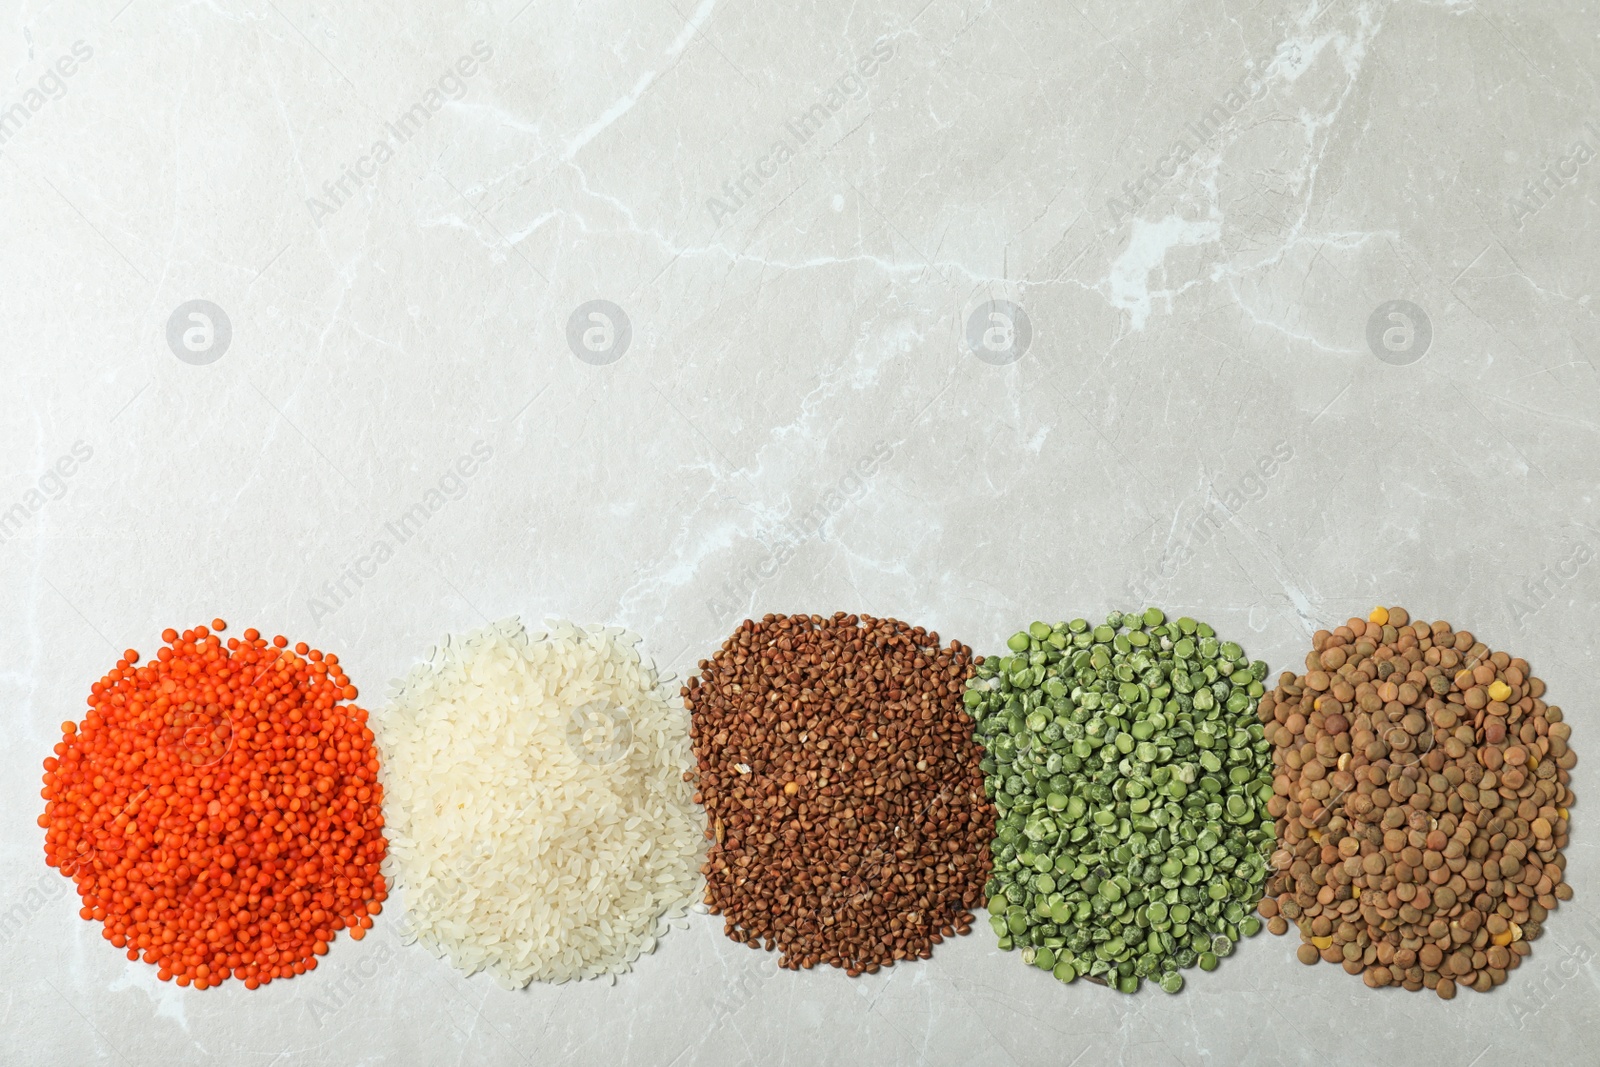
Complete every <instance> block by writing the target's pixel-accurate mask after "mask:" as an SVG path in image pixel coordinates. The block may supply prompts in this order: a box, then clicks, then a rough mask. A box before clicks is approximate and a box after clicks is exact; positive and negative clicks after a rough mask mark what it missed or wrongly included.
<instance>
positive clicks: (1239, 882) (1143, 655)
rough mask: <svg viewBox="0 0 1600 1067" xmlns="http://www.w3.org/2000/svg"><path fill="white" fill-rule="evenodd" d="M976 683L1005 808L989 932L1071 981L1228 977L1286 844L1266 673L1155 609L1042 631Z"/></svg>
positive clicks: (991, 773)
mask: <svg viewBox="0 0 1600 1067" xmlns="http://www.w3.org/2000/svg"><path fill="white" fill-rule="evenodd" d="M1006 645H1007V647H1008V648H1009V649H1010V654H1009V655H1006V656H999V657H990V658H988V659H986V660H985V661H984V662H983V663H982V664H981V665H980V666H979V667H978V668H977V670H976V673H975V676H974V677H973V678H971V679H970V680H969V681H968V683H967V691H966V695H965V698H964V699H965V701H966V706H967V710H968V712H969V713H970V714H971V715H972V717H973V718H974V719H975V720H976V722H977V735H978V739H979V740H980V741H981V742H982V744H983V745H984V747H985V749H986V756H985V758H984V761H983V770H984V773H985V776H986V777H985V790H986V792H987V793H988V795H989V797H990V798H991V799H992V800H993V801H994V804H995V807H996V809H997V810H998V814H999V819H998V822H997V836H996V840H995V842H994V847H993V855H994V869H993V871H992V873H991V877H990V879H989V883H988V886H987V888H986V892H987V896H988V901H989V923H990V925H991V926H992V927H993V928H994V932H995V935H996V936H997V937H998V938H999V942H1000V947H1001V948H1003V949H1013V948H1015V949H1020V950H1021V951H1022V957H1023V960H1024V962H1027V963H1030V964H1032V965H1033V966H1036V967H1039V968H1040V969H1042V970H1047V971H1050V972H1051V973H1052V974H1054V975H1055V976H1056V977H1057V978H1059V979H1061V980H1062V981H1064V982H1070V981H1073V980H1074V979H1075V978H1077V977H1079V976H1080V975H1082V976H1086V977H1090V978H1094V979H1097V980H1100V981H1103V982H1104V983H1105V984H1107V985H1110V986H1112V987H1114V988H1116V989H1118V990H1120V991H1122V992H1126V993H1132V992H1135V991H1137V990H1138V988H1139V986H1140V983H1141V982H1142V981H1143V980H1144V979H1150V980H1151V981H1154V982H1156V983H1157V984H1158V985H1160V986H1161V988H1162V989H1164V990H1166V991H1167V992H1169V993H1175V992H1177V991H1178V990H1179V989H1181V988H1182V987H1183V976H1182V974H1180V973H1179V972H1180V971H1181V970H1182V969H1184V968H1188V967H1192V966H1194V965H1196V964H1198V965H1199V966H1200V968H1201V969H1202V970H1207V971H1209V970H1212V969H1214V968H1215V967H1216V966H1217V965H1218V961H1219V959H1220V958H1221V957H1223V956H1226V955H1228V954H1229V953H1230V952H1232V950H1233V944H1234V942H1235V941H1237V940H1238V939H1239V938H1240V937H1248V936H1251V935H1253V934H1255V933H1256V932H1257V931H1258V930H1259V929H1260V926H1261V924H1260V922H1259V921H1258V920H1257V919H1255V917H1254V916H1252V915H1251V914H1250V913H1251V912H1252V911H1254V910H1255V906H1256V903H1257V902H1258V901H1259V900H1260V899H1261V895H1262V889H1263V886H1264V883H1265V882H1266V877H1267V858H1268V857H1269V856H1270V855H1271V853H1272V849H1273V840H1274V834H1273V820H1272V818H1271V817H1270V816H1269V815H1268V814H1267V810H1266V804H1267V800H1268V798H1269V797H1270V796H1271V795H1272V757H1271V745H1270V743H1269V742H1268V741H1267V740H1266V737H1265V733H1264V731H1263V729H1262V726H1261V724H1260V722H1259V721H1258V720H1257V717H1256V708H1257V706H1258V704H1259V701H1260V698H1261V697H1262V695H1263V694H1264V693H1265V692H1266V690H1265V688H1264V683H1265V681H1266V677H1267V665H1266V664H1265V663H1263V662H1261V661H1260V660H1257V661H1255V662H1251V661H1250V660H1248V659H1247V658H1246V657H1245V654H1244V650H1243V649H1241V648H1240V647H1239V645H1237V644H1236V643H1234V642H1232V641H1221V640H1219V639H1218V638H1217V635H1216V632H1215V631H1214V630H1213V629H1212V628H1211V627H1210V626H1208V625H1206V624H1205V623H1203V622H1196V621H1195V620H1194V619H1190V618H1180V619H1177V620H1176V621H1171V622H1169V621H1168V620H1167V617H1166V615H1165V614H1164V613H1163V612H1162V611H1160V610H1159V609H1157V608H1148V609H1146V610H1145V611H1144V612H1142V613H1133V614H1123V613H1122V612H1117V611H1114V612H1112V613H1111V614H1110V615H1108V616H1107V617H1106V620H1105V622H1104V623H1102V624H1100V625H1098V626H1091V624H1090V623H1089V622H1088V621H1087V620H1085V619H1074V620H1072V621H1071V622H1063V623H1057V624H1056V625H1054V626H1051V625H1049V624H1048V623H1043V622H1035V623H1033V624H1031V625H1030V626H1029V627H1028V628H1027V629H1026V630H1021V631H1018V632H1017V633H1015V634H1013V635H1012V636H1011V638H1010V640H1008V641H1007V642H1006Z"/></svg>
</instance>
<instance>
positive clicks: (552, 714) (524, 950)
mask: <svg viewBox="0 0 1600 1067" xmlns="http://www.w3.org/2000/svg"><path fill="white" fill-rule="evenodd" d="M548 626H549V631H548V632H547V633H541V634H534V635H530V634H528V632H527V631H526V630H525V629H524V628H523V626H522V623H521V622H520V621H519V620H517V619H514V618H513V619H507V620H504V621H502V622H499V623H495V624H493V625H491V626H487V627H485V628H483V629H481V630H478V631H476V632H474V633H470V634H468V635H467V636H465V637H453V636H452V637H449V638H447V639H446V640H445V642H444V644H442V645H441V646H439V647H438V648H436V649H434V650H433V652H432V654H431V655H430V657H429V659H428V662H426V663H423V664H419V665H417V666H416V667H414V668H413V669H412V670H411V672H410V674H408V675H407V676H406V677H405V678H404V679H403V680H402V681H401V682H399V683H397V685H398V689H397V691H396V693H395V695H394V698H393V700H392V701H391V703H390V704H389V706H388V707H386V708H385V709H384V710H383V711H382V712H381V713H380V714H379V716H378V721H377V726H376V730H375V732H376V734H377V739H378V744H379V746H380V748H381V750H382V755H383V770H382V779H383V784H384V791H385V795H384V800H385V803H384V813H385V817H386V819H387V833H388V837H389V859H388V873H389V875H390V878H391V881H395V882H398V883H399V884H400V886H401V887H402V890H403V894H404V899H405V904H406V908H407V911H408V915H407V917H406V920H405V927H404V931H403V933H404V936H405V938H406V939H407V941H408V942H409V941H410V940H412V939H415V940H416V941H419V942H420V943H421V944H423V945H424V946H425V947H427V948H428V949H429V950H430V951H432V952H433V953H434V954H435V955H437V956H441V957H444V958H447V959H449V960H450V962H451V963H453V964H454V965H455V966H456V967H459V968H460V969H461V970H463V971H465V972H467V973H468V974H474V973H476V972H478V971H480V970H486V971H488V972H490V973H491V974H493V975H494V977H495V978H496V979H497V980H498V981H499V982H500V983H501V984H502V985H504V986H506V987H508V988H521V987H522V986H525V985H527V984H528V983H529V982H531V981H547V982H564V981H567V980H568V979H572V978H593V977H596V976H599V975H605V974H616V973H618V972H622V971H626V970H629V969H630V967H631V965H632V963H633V961H634V960H635V959H637V958H638V956H639V954H640V953H643V952H649V951H651V950H652V949H654V948H655V943H656V939H657V938H658V937H660V936H662V935H663V934H664V933H665V932H666V930H667V927H668V926H669V925H670V924H671V923H672V922H673V921H674V920H678V919H680V918H681V917H682V916H683V915H684V913H685V912H686V910H687V909H688V908H689V906H690V904H691V903H692V902H694V901H695V900H696V899H697V897H698V895H699V893H700V891H701V889H700V887H701V885H702V879H701V875H700V858H701V856H700V853H701V848H702V846H703V845H704V835H705V816H704V814H703V813H702V812H701V810H700V808H699V807H698V806H697V805H696V804H695V803H694V802H693V793H694V790H693V787H692V786H691V785H689V784H688V783H686V782H684V781H683V773H684V771H686V770H688V769H690V768H691V767H692V765H693V759H694V757H693V753H692V751H691V748H690V744H689V720H688V716H687V714H686V713H685V712H684V710H683V707H682V705H681V703H680V702H679V701H678V700H677V699H675V698H673V699H671V700H669V699H668V698H667V696H666V695H665V693H664V692H663V690H662V689H661V688H658V679H657V677H656V672H655V669H654V668H653V666H652V665H651V664H650V663H649V662H648V661H644V660H641V658H640V656H639V653H638V652H637V651H636V650H635V647H634V646H635V645H637V644H638V641H639V638H638V636H637V635H635V634H630V633H625V632H624V631H623V630H621V629H620V628H617V627H604V628H602V627H598V626H590V627H586V628H582V629H580V628H578V627H576V626H573V625H572V624H571V623H566V622H555V623H550V624H548Z"/></svg>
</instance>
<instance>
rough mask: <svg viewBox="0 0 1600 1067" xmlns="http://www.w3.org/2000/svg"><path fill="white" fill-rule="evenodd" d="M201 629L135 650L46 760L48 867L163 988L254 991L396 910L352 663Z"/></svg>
mask: <svg viewBox="0 0 1600 1067" xmlns="http://www.w3.org/2000/svg"><path fill="white" fill-rule="evenodd" d="M224 628H225V624H224V623H223V621H222V620H221V619H217V620H213V622H212V625H211V626H210V627H209V628H208V627H205V626H197V627H195V628H194V629H192V630H185V631H184V632H183V633H181V634H180V633H178V632H177V631H176V630H171V629H169V630H166V631H165V632H164V633H163V634H162V639H163V641H165V642H166V647H163V648H162V649H161V650H160V653H159V654H158V656H157V657H156V658H155V659H154V660H151V661H149V662H147V663H146V664H145V665H143V666H139V665H138V663H139V654H138V652H136V651H134V650H132V649H129V650H128V651H127V652H125V653H123V656H122V658H121V659H120V660H118V661H117V664H116V666H115V667H113V668H112V670H111V671H110V672H109V673H107V674H106V675H105V677H103V678H101V679H100V681H98V682H96V683H95V684H94V685H93V686H91V687H90V696H89V711H88V713H87V714H86V715H85V716H84V718H83V720H82V721H81V722H71V721H68V722H64V723H62V724H61V734H62V739H61V741H60V743H58V744H57V745H56V746H55V755H54V756H52V757H50V758H49V759H46V760H45V761H44V771H45V773H44V789H43V790H42V795H43V797H44V799H45V801H46V804H45V811H44V814H43V815H41V816H39V819H38V823H39V826H40V827H42V828H43V829H44V830H45V862H46V863H48V864H49V865H50V866H52V867H56V868H58V869H59V870H60V871H61V872H62V874H64V875H66V876H67V877H69V878H71V879H72V880H73V881H74V882H75V883H77V889H78V895H79V896H80V897H81V898H82V900H83V907H82V909H81V910H80V911H79V915H81V916H82V917H83V918H85V919H88V920H92V921H95V922H99V923H101V924H103V927H104V929H103V931H102V936H104V937H105V939H106V940H108V941H110V942H111V943H112V944H113V945H115V946H116V947H117V948H120V949H125V950H126V951H127V954H128V958H129V959H130V960H133V959H143V960H144V961H145V962H146V963H150V964H154V965H155V966H157V967H159V968H160V972H159V977H160V978H161V979H162V980H163V981H167V980H171V979H174V978H175V979H176V980H177V982H178V984H179V985H182V986H188V985H191V984H192V985H193V987H194V988H196V989H206V988H209V987H213V986H216V985H220V984H221V983H222V982H224V981H226V980H228V979H229V978H237V979H240V980H242V981H243V982H244V984H245V986H246V987H247V988H249V989H255V988H256V987H257V986H259V985H262V984H265V983H267V982H270V981H272V979H274V978H287V977H290V976H292V975H296V974H303V973H305V972H306V971H308V970H312V969H314V968H315V967H316V965H317V957H318V956H321V955H322V954H324V953H325V952H327V950H328V943H329V942H331V941H332V940H333V939H334V937H335V936H336V934H337V932H338V931H339V930H344V929H348V930H349V931H350V936H351V937H352V938H354V939H356V940H359V939H360V938H361V937H362V936H364V934H365V932H366V930H367V929H369V928H370V927H371V926H372V916H374V915H377V914H379V913H380V912H381V911H382V910H383V901H384V899H385V897H386V896H387V891H386V886H385V883H384V879H383V876H382V875H381V874H380V873H379V864H380V863H381V862H382V860H383V857H384V853H385V850H386V848H387V842H386V841H385V839H384V836H383V830H382V828H383V814H382V810H381V806H380V805H381V801H382V796H383V790H382V787H381V786H379V785H378V783H377V771H378V757H377V752H376V749H375V747H374V746H373V735H372V731H371V730H369V729H368V728H367V727H366V726H365V723H366V719H367V713H366V712H365V711H364V710H362V709H361V708H359V707H356V706H355V705H354V704H344V703H340V701H341V700H353V699H355V697H356V689H355V687H354V686H352V685H350V680H349V678H347V677H346V676H345V674H344V671H343V669H342V668H341V667H340V666H339V657H337V656H334V655H324V654H323V653H322V652H319V651H315V650H312V649H311V648H309V647H308V646H307V645H306V644H304V643H303V642H302V643H301V644H299V645H297V646H296V651H295V652H293V653H290V652H287V651H284V649H285V648H286V647H287V645H288V640H287V639H286V638H284V637H281V636H280V637H277V638H274V639H273V641H272V643H271V646H269V645H268V642H267V641H265V640H264V639H262V637H261V635H260V633H259V632H257V631H256V630H253V629H252V630H246V631H245V632H244V635H243V639H242V640H241V639H239V638H232V639H229V640H228V641H227V643H226V644H225V645H224V644H223V642H222V640H221V638H219V637H218V636H217V635H216V634H215V633H214V632H213V631H220V630H222V629H224Z"/></svg>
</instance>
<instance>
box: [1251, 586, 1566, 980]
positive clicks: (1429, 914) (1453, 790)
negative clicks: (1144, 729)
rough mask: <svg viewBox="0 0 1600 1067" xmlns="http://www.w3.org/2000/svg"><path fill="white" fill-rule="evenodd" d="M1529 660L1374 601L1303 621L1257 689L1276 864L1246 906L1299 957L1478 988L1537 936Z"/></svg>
mask: <svg viewBox="0 0 1600 1067" xmlns="http://www.w3.org/2000/svg"><path fill="white" fill-rule="evenodd" d="M1544 692H1545V687H1544V683H1543V682H1542V681H1540V680H1539V679H1538V678H1535V677H1533V676H1532V674H1530V673H1529V670H1528V664H1527V663H1526V661H1524V660H1521V659H1514V658H1512V657H1510V656H1508V655H1507V654H1506V653H1504V652H1492V651H1490V650H1489V648H1488V647H1486V646H1485V645H1484V644H1483V643H1482V642H1481V641H1478V640H1477V639H1476V638H1474V637H1473V635H1472V634H1471V633H1469V632H1467V631H1465V630H1459V631H1458V630H1454V629H1453V628H1452V627H1451V625H1450V624H1449V623H1447V622H1435V623H1432V624H1431V625H1430V624H1429V623H1425V622H1411V620H1410V616H1409V615H1408V614H1407V612H1406V611H1405V609H1404V608H1398V607H1396V608H1387V609H1385V608H1378V609H1376V610H1375V611H1373V613H1372V615H1371V616H1370V617H1369V618H1367V619H1356V618H1353V619H1351V620H1350V621H1349V622H1347V623H1346V624H1345V625H1343V626H1341V627H1339V628H1338V629H1336V630H1334V631H1332V632H1331V633H1330V632H1328V631H1327V630H1319V631H1317V633H1316V635H1315V636H1314V637H1313V639H1312V651H1311V653H1310V654H1309V655H1307V657H1306V673H1304V674H1299V675H1296V674H1291V673H1287V672H1286V673H1284V674H1283V675H1282V676H1281V677H1280V678H1279V681H1278V688H1277V689H1275V690H1274V691H1272V692H1271V693H1269V694H1268V695H1267V697H1266V698H1265V699H1264V700H1262V702H1261V707H1260V716H1261V721H1262V722H1263V723H1264V724H1265V726H1266V730H1267V737H1268V738H1269V739H1271V740H1272V742H1273V744H1274V746H1275V752H1274V759H1275V764H1276V775H1275V779H1274V783H1273V789H1274V796H1273V797H1272V798H1271V800H1270V801H1269V802H1268V811H1269V812H1270V813H1271V814H1272V815H1273V816H1274V817H1275V818H1276V819H1277V829H1278V845H1279V849H1278V852H1277V854H1276V855H1275V856H1274V857H1273V862H1274V866H1275V868H1276V869H1277V871H1278V873H1277V874H1276V875H1274V876H1273V877H1272V878H1270V879H1269V880H1268V882H1267V896H1266V898H1265V899H1263V900H1262V902H1261V904H1260V911H1261V914H1262V915H1263V916H1265V917H1266V918H1267V925H1268V928H1269V929H1270V930H1272V932H1273V933H1278V934H1281V933H1284V932H1286V931H1287V930H1288V924H1289V922H1293V923H1294V924H1295V925H1296V926H1298V927H1299V929H1300V936H1301V939H1302V941H1303V942H1304V943H1303V944H1302V945H1301V946H1300V948H1299V958H1300V960H1301V961H1302V962H1303V963H1307V964H1314V963H1316V962H1318V961H1319V960H1322V961H1325V962H1328V963H1338V964H1342V965H1343V966H1344V969H1345V970H1346V971H1347V972H1349V973H1350V974H1352V975H1355V974H1360V975H1362V976H1363V980H1364V981H1365V982H1366V984H1367V985H1368V986H1371V987H1373V988H1379V987H1382V986H1389V985H1397V986H1402V987H1404V988H1405V989H1409V990H1412V991H1415V990H1419V989H1422V988H1424V987H1427V988H1429V989H1432V990H1434V991H1435V992H1437V993H1438V994H1439V996H1440V997H1442V998H1444V999H1446V1000H1448V999H1450V998H1451V997H1453V996H1455V992H1456V987H1457V986H1468V987H1471V988H1472V989H1476V990H1478V991H1479V992H1487V991H1488V990H1489V989H1491V988H1492V987H1494V986H1496V985H1499V984H1500V983H1502V982H1504V981H1505V980H1506V972H1507V971H1509V970H1513V969H1515V968H1516V967H1517V966H1518V965H1519V964H1520V963H1521V962H1522V957H1524V956H1526V955H1527V954H1528V953H1529V951H1530V947H1529V944H1528V943H1529V942H1530V941H1532V940H1533V939H1534V938H1536V937H1538V936H1539V933H1540V928H1541V926H1542V924H1543V923H1544V921H1545V917H1546V916H1547V915H1548V914H1549V912H1550V911H1552V910H1553V909H1554V908H1555V907H1556V903H1557V901H1561V900H1570V899H1572V888H1571V886H1569V885H1568V884H1567V882H1566V881H1565V880H1564V878H1563V874H1564V872H1565V869H1566V858H1565V857H1564V856H1563V855H1562V853H1561V849H1562V848H1564V847H1565V846H1566V843H1567V809H1568V807H1569V806H1570V805H1571V804H1572V802H1573V796H1572V790H1571V788H1570V781H1571V777H1570V773H1569V772H1570V771H1571V769H1572V767H1573V766H1574V765H1575V764H1576V763H1577V755H1576V753H1574V752H1573V751H1572V750H1571V749H1570V748H1569V747H1568V746H1567V740H1568V738H1569V737H1570V736H1571V734H1572V730H1571V727H1569V726H1568V725H1567V724H1566V723H1564V722H1562V717H1561V709H1560V708H1558V707H1554V706H1551V705H1548V704H1546V703H1545V702H1544V700H1542V699H1541V698H1542V697H1543V695H1544Z"/></svg>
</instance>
